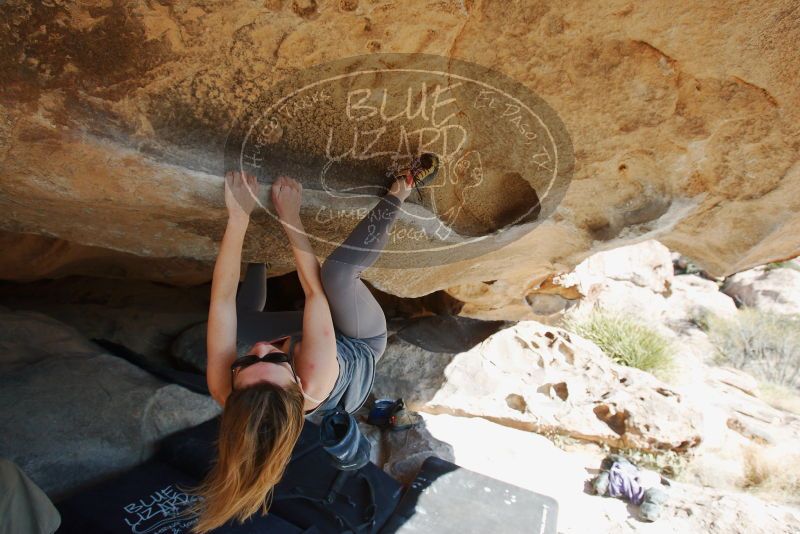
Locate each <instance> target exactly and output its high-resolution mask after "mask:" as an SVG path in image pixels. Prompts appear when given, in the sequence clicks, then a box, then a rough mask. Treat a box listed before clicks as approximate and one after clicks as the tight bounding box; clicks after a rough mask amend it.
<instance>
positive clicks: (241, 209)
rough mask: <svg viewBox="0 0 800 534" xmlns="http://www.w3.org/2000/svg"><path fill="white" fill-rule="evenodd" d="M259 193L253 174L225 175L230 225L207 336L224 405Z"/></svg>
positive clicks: (214, 391)
mask: <svg viewBox="0 0 800 534" xmlns="http://www.w3.org/2000/svg"><path fill="white" fill-rule="evenodd" d="M251 193H252V196H251ZM257 193H258V182H257V181H256V179H255V177H254V176H251V175H245V176H244V177H243V176H242V175H240V174H239V173H230V172H229V173H227V174H226V175H225V204H226V206H227V207H228V225H227V227H226V228H225V235H224V236H223V237H222V243H221V244H220V247H219V255H218V256H217V261H216V263H215V264H214V275H213V278H212V281H211V303H210V305H209V309H208V335H207V338H206V351H207V354H208V361H207V363H206V382H207V383H208V389H209V392H210V393H211V396H212V397H213V398H214V399H215V400H216V401H217V402H219V403H220V404H221V405H223V406H224V405H225V400H226V399H227V398H228V395H229V394H230V392H231V383H230V376H231V374H230V368H231V364H232V363H233V361H234V360H235V359H236V288H237V286H238V284H239V277H240V275H241V272H240V270H241V262H242V245H243V244H244V236H245V233H246V232H247V226H248V224H249V222H250V212H251V211H252V209H253V206H254V204H255V201H254V197H255V195H257Z"/></svg>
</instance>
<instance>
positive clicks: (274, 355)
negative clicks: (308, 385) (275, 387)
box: [231, 352, 300, 389]
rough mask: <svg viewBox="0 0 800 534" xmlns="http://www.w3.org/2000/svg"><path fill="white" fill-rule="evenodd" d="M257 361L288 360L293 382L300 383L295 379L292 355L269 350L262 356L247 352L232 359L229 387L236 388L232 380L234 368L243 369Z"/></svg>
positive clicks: (274, 361) (275, 361)
mask: <svg viewBox="0 0 800 534" xmlns="http://www.w3.org/2000/svg"><path fill="white" fill-rule="evenodd" d="M259 362H268V363H283V362H288V363H289V367H291V369H292V376H294V381H295V383H296V384H297V385H300V383H299V382H298V380H297V373H296V372H295V370H294V362H293V361H292V357H291V356H289V355H288V354H286V353H285V352H270V353H269V354H265V355H263V356H256V355H255V354H248V355H246V356H242V357H240V358H236V360H234V362H233V363H232V364H231V389H236V387H235V383H234V381H233V379H234V375H235V371H236V369H244V368H245V367H250V366H251V365H253V364H256V363H259Z"/></svg>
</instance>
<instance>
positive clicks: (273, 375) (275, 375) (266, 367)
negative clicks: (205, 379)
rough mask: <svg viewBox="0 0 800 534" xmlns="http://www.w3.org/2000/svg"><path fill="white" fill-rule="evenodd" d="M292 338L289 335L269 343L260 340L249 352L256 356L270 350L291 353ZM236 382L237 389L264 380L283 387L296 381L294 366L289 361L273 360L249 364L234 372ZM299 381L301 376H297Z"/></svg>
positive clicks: (267, 352)
mask: <svg viewBox="0 0 800 534" xmlns="http://www.w3.org/2000/svg"><path fill="white" fill-rule="evenodd" d="M290 341H291V340H290V339H289V338H288V337H287V338H286V339H285V340H283V341H275V342H274V344H273V343H269V342H267V341H259V342H258V343H256V344H255V345H253V347H252V348H251V349H250V351H249V352H248V353H247V354H254V355H256V356H264V355H266V354H269V353H270V352H285V353H286V354H288V353H289V342H290ZM233 379H234V381H235V382H236V384H235V385H236V389H241V388H246V387H248V386H252V385H255V384H259V383H262V382H271V383H273V384H275V385H278V386H281V387H283V388H285V387H287V386H289V385H290V384H293V383H294V375H293V374H292V367H291V366H290V365H289V362H281V363H272V362H258V363H254V364H253V365H248V366H247V367H245V368H243V369H239V370H237V371H236V372H235V373H234V377H233ZM297 379H298V381H299V380H300V377H297Z"/></svg>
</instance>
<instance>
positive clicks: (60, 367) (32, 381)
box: [0, 308, 220, 499]
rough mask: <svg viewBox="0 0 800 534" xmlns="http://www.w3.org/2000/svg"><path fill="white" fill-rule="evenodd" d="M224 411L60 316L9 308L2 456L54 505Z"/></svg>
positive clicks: (2, 377) (3, 313)
mask: <svg viewBox="0 0 800 534" xmlns="http://www.w3.org/2000/svg"><path fill="white" fill-rule="evenodd" d="M219 411H220V409H219V405H217V403H216V402H215V401H213V400H212V399H211V398H210V397H207V396H205V395H199V394H196V393H192V392H190V391H189V390H187V389H184V388H182V387H180V386H177V385H175V384H167V383H164V382H163V381H161V380H159V379H157V378H155V377H153V376H152V375H150V374H149V373H147V372H145V371H143V370H141V369H140V368H138V367H136V366H133V365H131V364H129V363H127V362H126V361H124V360H122V359H120V358H117V357H114V356H111V355H109V354H107V353H105V352H104V351H103V350H102V349H100V347H98V346H97V345H94V344H93V343H91V342H88V341H86V339H85V338H84V337H83V336H82V335H81V334H80V333H78V332H77V331H76V330H75V329H73V328H71V327H69V326H67V325H65V324H63V323H61V322H59V321H57V320H55V319H52V318H50V317H47V316H45V315H42V314H40V313H36V312H25V311H10V310H8V309H7V308H0V421H2V431H1V432H0V457H5V458H9V459H11V460H13V461H14V462H15V463H16V464H17V465H19V466H20V467H21V468H22V470H23V471H24V472H25V473H26V474H27V475H28V476H29V477H30V478H31V479H32V480H33V481H34V482H36V484H37V485H39V486H40V487H41V488H42V489H43V490H44V491H45V492H46V493H47V494H48V496H50V497H51V499H58V498H60V497H61V496H63V495H65V494H67V493H69V492H71V491H74V490H76V489H78V488H80V487H82V486H84V485H87V484H91V483H93V482H97V481H99V480H101V479H103V478H104V477H108V476H110V475H113V474H116V473H120V472H122V471H124V470H125V469H127V468H130V467H133V466H135V465H138V464H139V463H141V462H143V461H145V460H146V459H148V458H149V457H150V456H151V455H152V454H153V453H154V452H155V444H156V443H157V442H158V440H159V439H161V438H163V437H164V436H166V435H168V434H170V433H172V432H175V431H178V430H181V429H183V428H186V427H190V426H194V425H196V424H199V423H202V422H203V421H206V420H208V419H210V418H212V417H214V416H216V415H218V414H219Z"/></svg>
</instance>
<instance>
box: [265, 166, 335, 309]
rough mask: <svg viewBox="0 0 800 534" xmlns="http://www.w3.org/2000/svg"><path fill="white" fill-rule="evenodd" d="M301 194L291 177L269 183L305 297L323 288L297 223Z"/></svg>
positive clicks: (301, 187)
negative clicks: (290, 246)
mask: <svg viewBox="0 0 800 534" xmlns="http://www.w3.org/2000/svg"><path fill="white" fill-rule="evenodd" d="M302 195H303V185H302V184H301V183H300V182H298V181H297V180H294V179H293V178H288V177H286V176H280V177H278V179H277V180H275V182H273V184H272V203H273V204H274V206H275V209H276V211H277V212H278V216H279V217H280V222H281V224H282V225H283V229H284V230H285V231H286V236H287V237H288V238H289V243H290V244H291V245H292V252H293V253H294V259H295V264H296V265H297V275H298V277H299V278H300V285H301V286H303V293H305V295H306V298H308V297H310V296H313V295H319V294H323V289H322V278H321V277H320V265H319V260H317V257H316V256H315V255H314V249H312V248H311V242H310V241H309V239H308V235H306V231H305V228H303V221H302V220H300V204H301V202H302Z"/></svg>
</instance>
